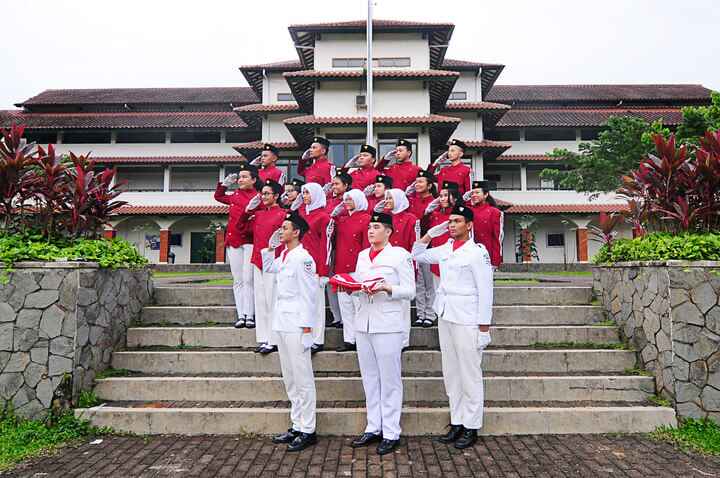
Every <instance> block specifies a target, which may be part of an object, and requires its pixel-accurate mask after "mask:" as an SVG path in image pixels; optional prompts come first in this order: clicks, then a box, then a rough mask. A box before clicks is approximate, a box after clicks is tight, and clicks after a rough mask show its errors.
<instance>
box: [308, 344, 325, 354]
mask: <svg viewBox="0 0 720 478" xmlns="http://www.w3.org/2000/svg"><path fill="white" fill-rule="evenodd" d="M324 348H325V346H324V345H323V344H312V345H311V346H310V355H315V354H316V353H318V352H320V351H321V350H322V349H324Z"/></svg>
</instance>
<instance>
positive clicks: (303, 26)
mask: <svg viewBox="0 0 720 478" xmlns="http://www.w3.org/2000/svg"><path fill="white" fill-rule="evenodd" d="M372 24H373V29H378V30H383V29H388V28H403V29H408V30H412V29H422V28H454V27H455V25H454V24H452V23H435V22H414V21H406V20H380V19H377V20H373V22H372ZM366 25H367V20H350V21H344V22H323V23H298V24H294V25H290V26H289V27H288V29H289V30H334V29H342V28H363V29H364V28H365V27H366Z"/></svg>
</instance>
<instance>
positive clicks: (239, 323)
mask: <svg viewBox="0 0 720 478" xmlns="http://www.w3.org/2000/svg"><path fill="white" fill-rule="evenodd" d="M234 327H235V328H236V329H244V328H245V317H243V318H242V319H237V320H236V321H235V326H234Z"/></svg>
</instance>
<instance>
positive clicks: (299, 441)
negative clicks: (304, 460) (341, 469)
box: [288, 433, 317, 451]
mask: <svg viewBox="0 0 720 478" xmlns="http://www.w3.org/2000/svg"><path fill="white" fill-rule="evenodd" d="M316 443H317V435H316V434H315V433H301V434H299V435H298V436H296V437H295V439H294V440H293V441H291V442H290V444H289V445H288V451H300V450H304V449H305V448H307V447H309V446H310V445H314V444H316Z"/></svg>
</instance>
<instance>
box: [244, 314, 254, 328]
mask: <svg viewBox="0 0 720 478" xmlns="http://www.w3.org/2000/svg"><path fill="white" fill-rule="evenodd" d="M245 327H247V328H248V329H254V328H255V317H248V318H247V319H245Z"/></svg>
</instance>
